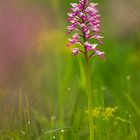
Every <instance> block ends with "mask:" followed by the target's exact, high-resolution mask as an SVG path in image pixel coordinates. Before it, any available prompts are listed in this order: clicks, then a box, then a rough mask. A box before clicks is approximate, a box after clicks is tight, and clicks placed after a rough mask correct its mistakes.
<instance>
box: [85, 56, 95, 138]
mask: <svg viewBox="0 0 140 140" xmlns="http://www.w3.org/2000/svg"><path fill="white" fill-rule="evenodd" d="M85 60H86V74H85V75H86V93H87V101H88V120H89V135H90V138H89V140H94V130H93V117H92V95H91V88H90V68H89V59H88V55H87V53H86V54H85Z"/></svg>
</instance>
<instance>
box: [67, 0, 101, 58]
mask: <svg viewBox="0 0 140 140" xmlns="http://www.w3.org/2000/svg"><path fill="white" fill-rule="evenodd" d="M70 5H71V8H69V9H68V10H69V13H68V18H67V22H70V23H71V24H70V25H69V26H67V30H68V32H67V33H68V34H70V33H71V32H73V31H76V33H74V34H73V36H72V38H70V39H68V43H67V46H71V45H73V44H77V43H78V44H80V45H83V46H84V48H83V50H82V49H79V48H73V49H72V54H73V55H77V54H79V53H84V54H86V55H87V54H88V55H89V58H90V57H92V56H95V55H97V56H99V57H100V58H101V59H104V52H101V51H100V50H99V49H97V46H98V45H101V44H103V42H102V41H101V39H102V38H103V36H100V34H99V33H100V15H99V14H98V13H99V11H98V10H97V8H96V5H97V3H89V0H79V3H71V4H70ZM92 39H94V42H95V43H94V44H92V43H90V42H91V41H92ZM90 52H91V53H90ZM89 53H90V54H89Z"/></svg>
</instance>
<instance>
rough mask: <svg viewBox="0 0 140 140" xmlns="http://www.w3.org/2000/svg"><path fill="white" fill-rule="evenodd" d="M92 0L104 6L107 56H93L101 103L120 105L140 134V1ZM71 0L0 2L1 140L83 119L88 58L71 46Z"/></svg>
mask: <svg viewBox="0 0 140 140" xmlns="http://www.w3.org/2000/svg"><path fill="white" fill-rule="evenodd" d="M91 1H92V2H97V3H99V6H98V8H99V9H100V14H101V22H102V23H101V24H102V25H101V26H102V29H101V30H102V35H103V36H104V39H103V41H104V45H103V46H102V47H101V50H103V51H105V53H106V60H104V61H102V60H100V59H99V58H96V57H95V58H93V59H92V60H91V72H92V74H91V80H92V86H91V87H92V91H93V93H94V95H93V97H94V100H95V101H94V106H101V104H102V102H101V98H103V102H104V104H105V106H117V108H118V110H119V114H120V115H121V116H122V117H123V118H128V116H129V117H131V120H132V122H133V124H134V126H135V129H136V131H137V134H138V138H139V139H140V136H139V134H140V127H139V126H140V121H139V120H140V1H139V0H117V1H115V0H105V1H103V0H98V1H93V0H91ZM70 2H77V0H39V1H38V0H30V1H29V0H12V1H8V0H0V135H1V138H0V140H3V139H4V140H12V138H13V135H14V138H13V139H15V140H16V139H17V140H18V139H20V138H21V137H24V135H26V134H25V133H26V129H27V131H28V134H29V136H27V137H28V138H25V139H29V137H30V136H31V135H32V138H33V139H35V138H37V137H40V136H41V135H44V134H45V132H48V131H49V130H52V129H55V128H61V127H62V128H63V127H66V128H67V126H71V124H73V122H75V123H80V121H75V120H80V119H79V118H80V117H83V115H81V114H82V113H81V112H84V111H85V110H86V108H87V106H86V97H85V92H84V85H83V84H84V80H83V76H82V68H81V65H82V64H83V57H82V56H81V55H80V56H76V57H73V56H71V52H70V49H69V48H67V47H66V43H67V38H68V37H69V36H68V35H66V29H65V28H66V26H67V25H68V24H67V23H66V22H65V20H66V18H67V9H68V7H69V3H70ZM77 114H79V115H77ZM75 116H76V117H75ZM66 133H67V132H66ZM51 137H53V136H51ZM21 139H22V138H21ZM114 140H115V138H114ZM131 140H132V139H131Z"/></svg>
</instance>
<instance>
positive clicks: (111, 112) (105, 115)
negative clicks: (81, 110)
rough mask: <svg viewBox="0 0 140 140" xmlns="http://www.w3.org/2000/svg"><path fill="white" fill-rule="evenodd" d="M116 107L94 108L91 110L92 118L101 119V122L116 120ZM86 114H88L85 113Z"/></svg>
mask: <svg viewBox="0 0 140 140" xmlns="http://www.w3.org/2000/svg"><path fill="white" fill-rule="evenodd" d="M116 110H117V107H106V108H102V107H94V108H93V109H92V116H93V117H94V118H96V119H97V118H101V119H103V120H110V119H112V118H114V119H116V116H115V113H116ZM86 113H89V112H88V111H86Z"/></svg>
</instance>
